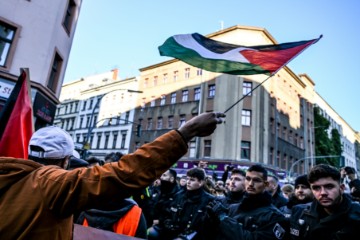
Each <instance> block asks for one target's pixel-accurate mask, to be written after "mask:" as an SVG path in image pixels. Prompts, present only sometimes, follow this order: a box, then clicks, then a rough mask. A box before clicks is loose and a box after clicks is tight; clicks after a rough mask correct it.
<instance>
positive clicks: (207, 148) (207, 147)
mask: <svg viewBox="0 0 360 240" xmlns="http://www.w3.org/2000/svg"><path fill="white" fill-rule="evenodd" d="M210 156H211V140H204V157H210Z"/></svg>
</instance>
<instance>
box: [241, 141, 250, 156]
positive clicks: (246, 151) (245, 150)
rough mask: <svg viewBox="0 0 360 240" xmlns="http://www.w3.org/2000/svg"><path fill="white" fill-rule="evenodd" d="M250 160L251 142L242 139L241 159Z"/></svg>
mask: <svg viewBox="0 0 360 240" xmlns="http://www.w3.org/2000/svg"><path fill="white" fill-rule="evenodd" d="M243 159H246V160H250V142H247V141H241V160H243Z"/></svg>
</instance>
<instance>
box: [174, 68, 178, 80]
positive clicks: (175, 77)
mask: <svg viewBox="0 0 360 240" xmlns="http://www.w3.org/2000/svg"><path fill="white" fill-rule="evenodd" d="M178 79H179V71H174V82H176V81H177V80H178Z"/></svg>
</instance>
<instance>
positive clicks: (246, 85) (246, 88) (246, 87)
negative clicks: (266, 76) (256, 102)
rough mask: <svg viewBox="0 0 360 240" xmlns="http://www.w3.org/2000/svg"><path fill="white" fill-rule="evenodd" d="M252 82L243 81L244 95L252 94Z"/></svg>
mask: <svg viewBox="0 0 360 240" xmlns="http://www.w3.org/2000/svg"><path fill="white" fill-rule="evenodd" d="M251 89H252V83H251V82H243V95H244V96H245V95H247V96H251V93H250V92H251Z"/></svg>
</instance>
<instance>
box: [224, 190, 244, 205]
mask: <svg viewBox="0 0 360 240" xmlns="http://www.w3.org/2000/svg"><path fill="white" fill-rule="evenodd" d="M243 196H244V192H229V193H228V194H227V195H226V196H225V197H223V198H220V199H219V201H220V202H221V203H222V204H223V205H224V206H226V207H228V206H230V205H231V204H235V203H239V202H241V200H242V198H243Z"/></svg>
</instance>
